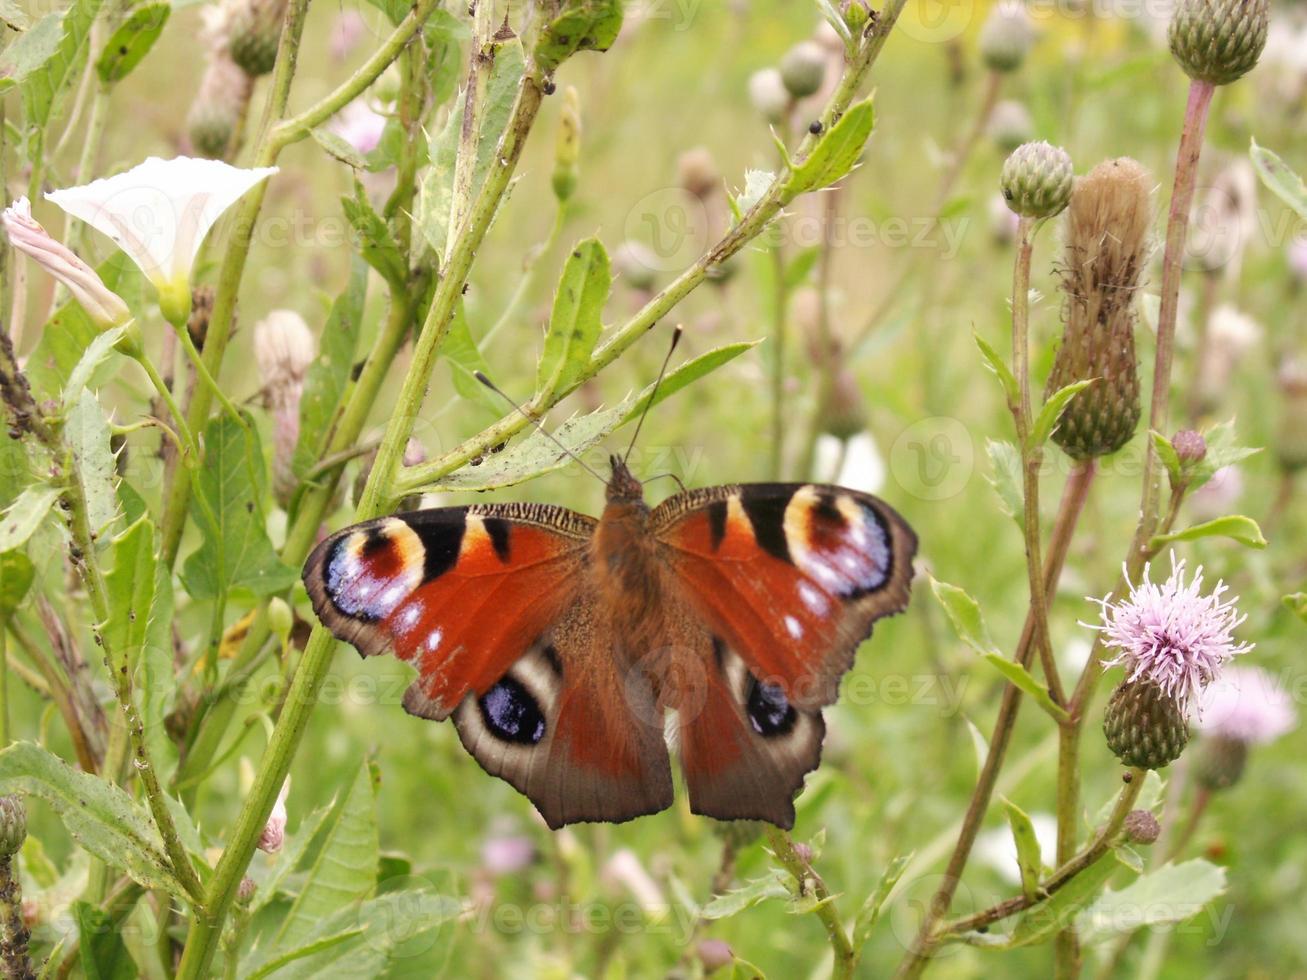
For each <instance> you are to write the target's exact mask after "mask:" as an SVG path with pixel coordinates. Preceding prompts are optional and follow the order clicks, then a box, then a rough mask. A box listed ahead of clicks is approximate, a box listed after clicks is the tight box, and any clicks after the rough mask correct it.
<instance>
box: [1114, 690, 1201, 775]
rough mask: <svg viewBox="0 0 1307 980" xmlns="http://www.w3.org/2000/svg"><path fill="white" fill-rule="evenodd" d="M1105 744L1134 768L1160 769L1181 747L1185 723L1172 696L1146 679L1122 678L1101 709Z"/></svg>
mask: <svg viewBox="0 0 1307 980" xmlns="http://www.w3.org/2000/svg"><path fill="white" fill-rule="evenodd" d="M1103 734H1104V736H1106V738H1107V747H1108V748H1109V749H1111V750H1112V754H1113V755H1115V756H1116V757H1117V758H1118V759H1120V760H1121V762H1122V763H1123V764H1125V765H1127V766H1132V767H1135V768H1138V769H1162V768H1164V767H1166V766H1168V765H1170V764H1171V763H1172V762H1174V761H1175V760H1176V759H1178V758H1180V753H1181V752H1183V751H1184V747H1185V745H1186V743H1188V741H1189V726H1188V725H1187V724H1186V723H1185V719H1184V713H1183V712H1182V711H1181V709H1180V705H1179V704H1177V703H1176V701H1175V699H1174V698H1172V697H1171V696H1169V695H1168V694H1166V693H1165V692H1163V691H1162V689H1161V688H1159V687H1158V686H1157V685H1156V684H1152V683H1149V682H1148V681H1124V682H1122V683H1121V684H1120V685H1119V686H1118V687H1117V689H1116V690H1115V691H1113V692H1112V697H1111V698H1110V699H1109V700H1108V702H1107V710H1106V711H1105V712H1104V713H1103Z"/></svg>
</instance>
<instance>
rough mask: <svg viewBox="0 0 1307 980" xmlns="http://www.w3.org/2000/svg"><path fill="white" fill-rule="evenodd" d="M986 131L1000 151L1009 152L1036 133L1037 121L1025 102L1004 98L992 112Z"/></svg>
mask: <svg viewBox="0 0 1307 980" xmlns="http://www.w3.org/2000/svg"><path fill="white" fill-rule="evenodd" d="M986 132H987V133H988V134H989V138H990V139H992V140H993V141H994V145H995V146H997V147H998V149H999V152H1001V153H1003V154H1008V153H1011V152H1012V151H1013V150H1015V149H1016V148H1017V147H1018V146H1020V145H1021V144H1022V143H1025V142H1027V141H1028V140H1029V139H1030V137H1031V136H1033V135H1034V133H1035V122H1034V120H1033V119H1031V118H1030V110H1028V109H1027V108H1026V107H1025V104H1024V103H1021V102H1018V101H1017V100H1016V99H1004V100H1003V101H1002V102H1000V103H998V105H996V106H994V111H993V112H992V113H990V116H989V125H988V126H987V127H986Z"/></svg>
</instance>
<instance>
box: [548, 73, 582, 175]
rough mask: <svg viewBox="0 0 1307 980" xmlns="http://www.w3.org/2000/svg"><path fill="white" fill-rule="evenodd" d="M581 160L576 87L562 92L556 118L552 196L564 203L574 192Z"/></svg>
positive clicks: (579, 108) (579, 122)
mask: <svg viewBox="0 0 1307 980" xmlns="http://www.w3.org/2000/svg"><path fill="white" fill-rule="evenodd" d="M580 158H581V100H580V96H578V95H577V92H576V87H575V86H573V85H569V86H567V89H566V91H564V92H563V108H562V111H561V112H560V113H559V116H558V137H557V139H556V140H555V141H554V176H553V186H554V196H555V197H557V198H558V200H560V201H566V200H567V199H568V198H570V197H571V196H572V193H573V192H574V191H575V190H576V181H577V177H578V175H579V173H580V168H579V165H578V163H579V161H580Z"/></svg>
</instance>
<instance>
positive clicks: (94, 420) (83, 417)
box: [64, 388, 118, 536]
mask: <svg viewBox="0 0 1307 980" xmlns="http://www.w3.org/2000/svg"><path fill="white" fill-rule="evenodd" d="M109 435H110V433H109V421H108V420H107V419H106V418H105V417H104V412H103V411H102V410H101V408H100V402H99V401H98V400H97V399H96V397H95V396H94V395H93V394H91V393H90V391H88V390H87V389H85V388H83V389H82V393H81V397H79V398H78V400H77V403H76V404H75V405H74V406H73V409H72V411H70V412H69V413H68V418H67V419H66V420H65V422H64V439H65V441H66V442H67V443H68V448H69V449H71V450H72V453H73V459H74V460H76V462H77V477H78V479H79V480H80V481H81V485H82V494H83V496H84V497H85V498H86V519H87V523H89V524H90V526H91V534H92V535H93V536H94V535H98V534H100V532H102V531H103V530H104V529H105V528H106V527H108V526H109V525H110V524H112V523H113V521H114V518H116V517H117V516H118V490H117V483H118V472H117V470H116V469H115V467H114V457H113V450H112V449H111V448H110V446H109Z"/></svg>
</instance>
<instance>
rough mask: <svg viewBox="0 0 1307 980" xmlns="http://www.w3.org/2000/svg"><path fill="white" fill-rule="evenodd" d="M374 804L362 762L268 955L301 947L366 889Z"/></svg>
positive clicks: (373, 861)
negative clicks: (331, 917)
mask: <svg viewBox="0 0 1307 980" xmlns="http://www.w3.org/2000/svg"><path fill="white" fill-rule="evenodd" d="M376 806H377V801H376V787H375V785H374V782H373V771H372V764H371V763H369V762H365V763H364V764H363V765H361V766H359V769H358V772H357V773H355V775H354V778H353V780H352V781H351V782H350V785H349V787H348V788H347V789H346V790H345V791H344V792H342V793H341V794H340V795H339V796H338V797H337V799H336V802H335V803H334V804H333V805H332V808H331V811H330V813H329V814H328V817H327V822H326V828H325V836H324V837H323V840H322V843H321V846H320V848H319V849H318V852H317V859H316V860H315V861H314V863H313V866H312V867H311V868H309V870H308V873H307V875H306V876H305V879H304V883H303V885H302V887H301V888H300V892H299V895H298V896H297V897H296V899H295V902H294V904H293V905H292V906H291V908H290V911H289V912H287V913H286V918H285V920H284V921H283V922H282V925H281V928H280V929H279V930H278V932H277V938H276V943H275V947H274V950H273V952H272V953H271V954H270V958H271V957H275V956H278V955H280V954H282V953H285V952H289V951H290V950H293V949H295V948H296V947H298V946H300V945H301V944H303V943H304V942H305V941H307V940H308V939H309V937H310V936H312V935H313V934H314V933H315V931H316V930H318V929H319V928H320V927H321V926H322V925H323V923H324V921H325V920H326V919H328V918H329V917H330V916H331V915H333V914H334V913H336V912H338V911H340V910H341V909H342V908H343V907H345V906H347V905H350V904H352V903H354V902H357V901H359V900H360V899H363V898H366V897H368V895H370V894H371V892H372V890H373V888H374V887H375V886H376V879H377V857H378V855H379V853H380V843H379V841H378V837H377V816H376ZM242 972H244V971H242Z"/></svg>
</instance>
